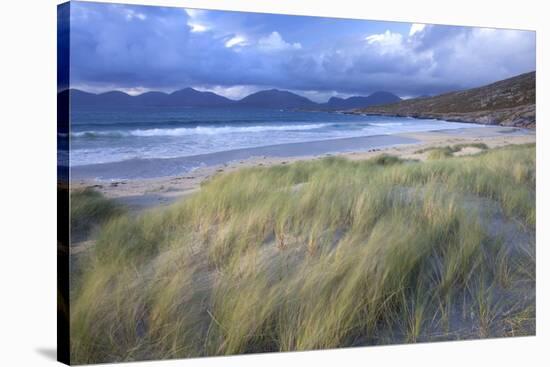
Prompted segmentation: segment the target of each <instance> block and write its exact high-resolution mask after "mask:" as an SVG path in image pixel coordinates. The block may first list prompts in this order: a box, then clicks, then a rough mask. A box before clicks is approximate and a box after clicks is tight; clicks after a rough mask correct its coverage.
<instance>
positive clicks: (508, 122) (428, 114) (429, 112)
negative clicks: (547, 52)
mask: <svg viewBox="0 0 550 367" xmlns="http://www.w3.org/2000/svg"><path fill="white" fill-rule="evenodd" d="M350 113H357V114H362V115H386V116H408V117H416V118H434V119H441V120H446V121H457V122H471V123H480V124H489V125H502V126H517V127H528V128H534V127H535V125H536V72H534V71H532V72H529V73H525V74H521V75H517V76H515V77H512V78H508V79H504V80H500V81H498V82H495V83H492V84H488V85H485V86H481V87H478V88H472V89H467V90H462V91H457V92H450V93H444V94H440V95H437V96H433V97H423V98H414V99H407V100H403V101H400V102H397V103H392V104H385V105H383V106H380V105H379V106H369V107H362V108H359V109H357V110H355V111H353V112H350Z"/></svg>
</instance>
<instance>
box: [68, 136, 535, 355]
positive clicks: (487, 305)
mask: <svg viewBox="0 0 550 367" xmlns="http://www.w3.org/2000/svg"><path fill="white" fill-rule="evenodd" d="M73 205H75V202H74V200H73ZM487 208H492V209H491V210H487ZM503 218H504V219H503ZM497 219H498V220H497ZM502 223H505V224H506V223H519V225H517V228H516V229H514V230H515V231H519V232H521V233H522V234H524V235H521V236H516V237H515V239H516V240H515V241H512V242H513V243H511V241H509V240H508V239H507V238H506V233H507V232H506V231H505V230H504V228H501V227H502ZM509 230H510V229H508V232H509ZM534 230H535V148H534V146H532V145H528V146H517V147H507V148H502V149H495V150H490V151H487V152H485V153H482V154H478V155H476V156H472V157H460V158H459V157H452V158H444V159H438V160H434V161H428V162H424V163H422V162H412V161H402V160H400V159H398V158H395V157H388V156H383V157H377V158H375V159H371V160H368V161H355V162H353V161H348V160H345V159H341V158H326V159H321V160H315V161H309V162H298V163H294V164H291V165H284V166H275V167H270V168H248V169H242V170H239V171H237V172H233V173H227V174H222V175H219V176H217V177H214V178H213V179H211V180H210V181H209V182H207V183H205V184H204V185H203V186H202V188H201V190H200V192H198V193H197V194H195V195H194V196H192V197H190V198H188V199H186V200H184V201H181V202H179V203H177V204H175V205H173V206H171V207H169V208H166V209H157V210H152V211H149V212H146V213H144V214H142V215H140V216H139V217H137V218H136V217H129V216H125V215H122V216H118V217H116V218H114V219H112V220H110V221H108V222H107V223H106V224H104V225H103V226H102V228H101V231H100V232H99V234H98V238H97V243H96V245H95V247H94V248H93V249H92V250H91V251H92V252H91V253H90V255H89V256H88V260H87V261H86V262H85V263H83V264H81V266H82V278H81V279H79V281H78V289H76V290H75V291H74V296H73V297H72V300H71V310H70V312H71V337H72V347H71V353H72V355H71V358H72V361H73V362H75V363H90V362H107V361H126V360H138V359H164V358H176V357H196V356H209V355H227V354H236V353H249V352H267V351H294V350H310V349H319V348H335V347H343V346H359V345H373V344H384V343H401V342H418V341H436V340H450V339H468V338H479V337H499V336H512V335H529V334H533V333H534V328H535V326H534V315H535V309H534V299H535V298H534V282H535V280H534V267H535V264H534V261H535V257H534V240H531V239H532V238H534V236H533V234H534ZM519 232H518V233H519ZM517 238H519V239H523V240H521V241H519V242H518V241H517Z"/></svg>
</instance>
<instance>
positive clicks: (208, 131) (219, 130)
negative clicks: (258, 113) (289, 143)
mask: <svg viewBox="0 0 550 367" xmlns="http://www.w3.org/2000/svg"><path fill="white" fill-rule="evenodd" d="M327 126H328V125H327V124H304V125H254V126H220V127H205V126H197V127H193V128H187V127H180V128H172V129H160V128H155V129H135V130H127V131H124V130H112V131H80V132H73V133H72V134H71V136H72V137H76V138H98V137H113V138H118V137H126V136H137V137H154V136H185V135H217V134H231V133H258V132H269V131H302V130H315V129H321V128H323V127H327Z"/></svg>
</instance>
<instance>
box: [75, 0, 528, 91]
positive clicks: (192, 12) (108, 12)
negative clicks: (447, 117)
mask: <svg viewBox="0 0 550 367" xmlns="http://www.w3.org/2000/svg"><path fill="white" fill-rule="evenodd" d="M70 13H71V16H70V29H71V34H70V42H71V51H70V52H71V87H73V88H79V89H82V90H86V91H90V92H95V93H100V92H104V91H108V90H121V91H124V92H127V93H129V94H134V95H135V94H139V93H143V92H146V91H151V90H158V91H165V92H172V91H174V90H178V89H182V88H185V87H193V88H195V89H198V90H209V91H213V92H215V93H218V94H220V95H223V96H226V97H228V98H232V99H239V98H242V97H245V96H246V95H248V94H250V93H253V92H256V91H259V90H263V89H272V88H277V89H282V90H289V91H293V92H295V93H298V94H301V95H303V96H306V97H308V98H310V99H312V100H315V101H317V102H323V101H326V100H327V99H328V98H329V97H331V96H340V97H348V96H351V95H369V94H371V93H373V92H375V91H380V90H383V91H389V92H393V93H395V94H397V95H399V96H401V97H403V98H409V97H415V96H420V95H436V94H439V93H443V92H448V91H454V90H460V89H467V88H472V87H476V86H481V85H484V84H488V83H491V82H494V81H497V80H501V79H505V78H508V77H511V76H514V75H517V74H521V73H524V72H528V71H533V70H535V59H536V57H535V32H532V31H517V30H504V29H490V28H472V27H458V26H444V25H424V24H415V23H402V22H385V21H370V20H348V19H334V18H321V17H305V16H293V15H277V14H260V13H245V12H228V11H213V10H196V9H184V8H170V7H155V6H141V5H119V4H107V3H89V2H71V12H70Z"/></svg>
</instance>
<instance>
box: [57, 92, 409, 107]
mask: <svg viewBox="0 0 550 367" xmlns="http://www.w3.org/2000/svg"><path fill="white" fill-rule="evenodd" d="M69 91H70V97H71V105H72V106H76V107H82V106H87V107H90V106H93V107H113V106H155V107H256V108H272V109H304V110H349V109H353V108H361V107H369V106H375V105H381V104H386V103H394V102H398V101H400V100H401V98H399V97H398V96H396V95H395V94H393V93H390V92H375V93H373V94H371V95H369V96H366V97H359V96H354V97H349V98H346V99H344V98H338V97H332V98H330V99H329V100H328V102H326V103H316V102H313V101H312V100H310V99H308V98H306V97H303V96H300V95H298V94H295V93H292V92H288V91H282V90H278V89H270V90H263V91H259V92H256V93H253V94H250V95H248V96H246V97H244V98H242V99H240V100H232V99H229V98H226V97H223V96H220V95H218V94H216V93H213V92H202V91H198V90H195V89H193V88H185V89H181V90H178V91H175V92H173V93H164V92H146V93H143V94H140V95H136V96H131V95H129V94H126V93H124V92H120V91H111V92H105V93H100V94H94V93H89V92H84V91H81V90H78V89H70V90H69ZM62 93H67V92H66V91H65V92H62Z"/></svg>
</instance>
